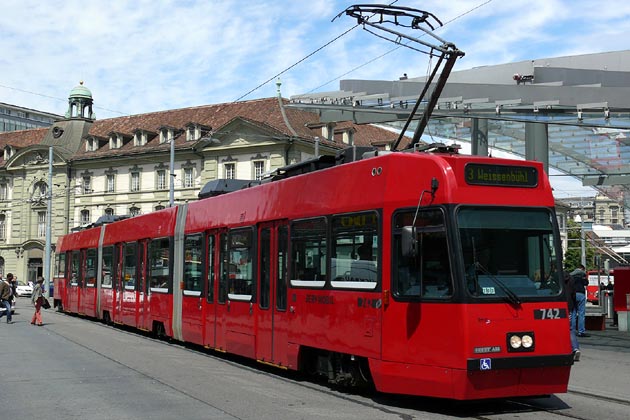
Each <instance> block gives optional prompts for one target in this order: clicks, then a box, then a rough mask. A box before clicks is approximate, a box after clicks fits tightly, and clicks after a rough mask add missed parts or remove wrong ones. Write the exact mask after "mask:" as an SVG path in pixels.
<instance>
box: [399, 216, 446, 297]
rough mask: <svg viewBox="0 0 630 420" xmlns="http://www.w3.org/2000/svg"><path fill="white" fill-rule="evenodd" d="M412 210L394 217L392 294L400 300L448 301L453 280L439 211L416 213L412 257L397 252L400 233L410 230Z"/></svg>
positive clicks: (442, 219)
mask: <svg viewBox="0 0 630 420" xmlns="http://www.w3.org/2000/svg"><path fill="white" fill-rule="evenodd" d="M414 216H415V210H411V211H408V212H399V213H397V214H396V215H395V216H394V227H393V228H394V230H393V233H394V258H393V267H394V272H393V285H392V286H393V287H392V289H393V290H394V293H395V295H396V296H398V297H403V298H418V297H420V296H421V295H422V298H426V299H433V298H448V297H450V296H452V294H453V280H452V275H451V265H450V261H449V249H448V243H447V240H446V226H445V224H444V214H443V213H442V211H441V210H440V209H428V210H421V211H418V214H417V217H416V218H415V219H416V223H415V226H416V232H417V237H416V239H417V244H418V245H417V249H418V255H417V256H416V257H406V256H403V255H402V252H401V249H402V247H401V231H402V227H403V226H411V225H412V223H413V220H414Z"/></svg>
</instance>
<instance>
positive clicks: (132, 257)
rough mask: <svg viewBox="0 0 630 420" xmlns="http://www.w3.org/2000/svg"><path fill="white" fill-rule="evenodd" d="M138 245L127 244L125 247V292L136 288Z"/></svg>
mask: <svg viewBox="0 0 630 420" xmlns="http://www.w3.org/2000/svg"><path fill="white" fill-rule="evenodd" d="M137 255H138V244H137V243H136V242H127V243H125V244H124V245H123V282H124V285H125V287H124V289H125V290H135V288H136V270H137V268H136V261H137V259H138V257H137Z"/></svg>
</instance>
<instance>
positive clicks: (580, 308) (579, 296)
mask: <svg viewBox="0 0 630 420" xmlns="http://www.w3.org/2000/svg"><path fill="white" fill-rule="evenodd" d="M571 278H572V279H573V288H574V289H575V310H574V313H576V316H574V317H572V318H571V328H572V329H573V330H575V323H576V318H577V332H578V337H589V335H588V334H587V333H586V286H587V285H588V279H587V278H586V271H585V267H584V266H583V265H582V264H580V265H579V266H578V268H576V269H575V270H573V271H572V272H571Z"/></svg>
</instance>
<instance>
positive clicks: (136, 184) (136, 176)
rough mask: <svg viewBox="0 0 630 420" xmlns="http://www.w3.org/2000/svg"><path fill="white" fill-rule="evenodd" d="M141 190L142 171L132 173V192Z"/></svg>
mask: <svg viewBox="0 0 630 420" xmlns="http://www.w3.org/2000/svg"><path fill="white" fill-rule="evenodd" d="M138 191H140V172H132V173H131V192H138Z"/></svg>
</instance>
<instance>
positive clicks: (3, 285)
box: [0, 280, 13, 324]
mask: <svg viewBox="0 0 630 420" xmlns="http://www.w3.org/2000/svg"><path fill="white" fill-rule="evenodd" d="M11 295H12V290H11V284H10V283H9V282H8V281H6V280H0V303H2V306H4V307H5V308H6V314H7V324H12V323H13V321H12V320H11V318H12V317H11ZM3 315H4V313H1V314H0V318H2V316H3Z"/></svg>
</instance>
